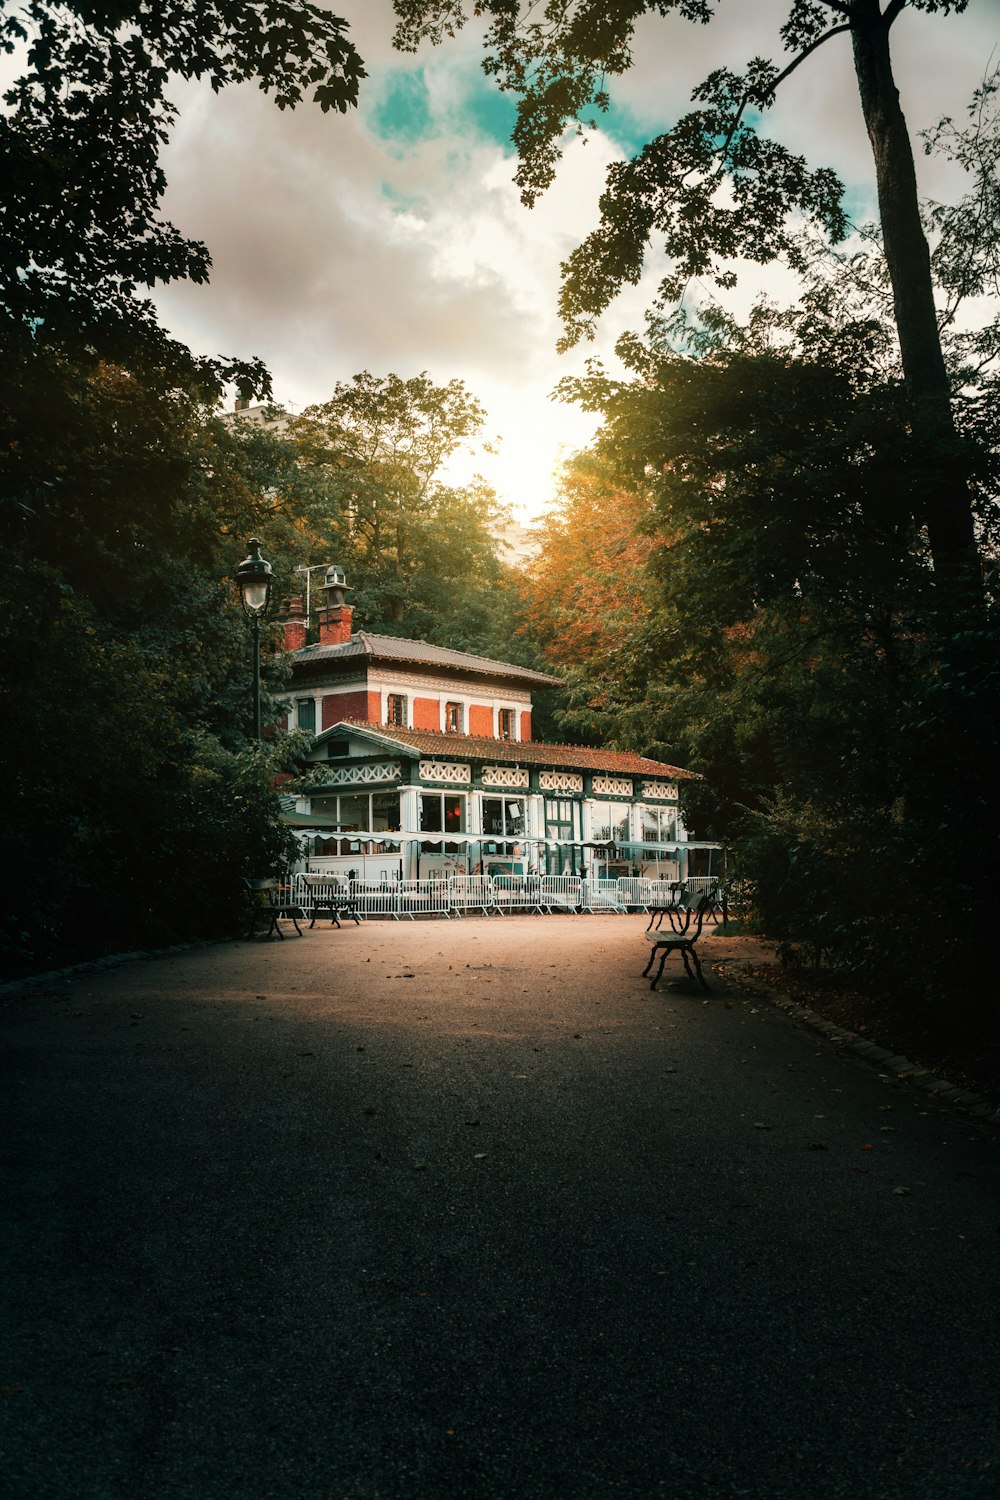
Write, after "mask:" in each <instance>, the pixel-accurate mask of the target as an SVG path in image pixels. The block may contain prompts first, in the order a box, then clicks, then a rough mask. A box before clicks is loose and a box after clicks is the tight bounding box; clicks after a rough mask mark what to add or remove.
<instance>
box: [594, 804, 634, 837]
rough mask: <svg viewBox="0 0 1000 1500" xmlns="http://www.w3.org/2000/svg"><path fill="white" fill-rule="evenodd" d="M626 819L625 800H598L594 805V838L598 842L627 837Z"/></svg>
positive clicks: (627, 816) (627, 814) (627, 811)
mask: <svg viewBox="0 0 1000 1500" xmlns="http://www.w3.org/2000/svg"><path fill="white" fill-rule="evenodd" d="M628 820H629V806H628V803H627V802H598V803H597V804H596V805H595V807H594V838H595V839H597V840H598V841H599V842H601V841H603V840H605V839H612V840H614V842H616V843H618V842H620V841H621V840H623V839H627V838H628Z"/></svg>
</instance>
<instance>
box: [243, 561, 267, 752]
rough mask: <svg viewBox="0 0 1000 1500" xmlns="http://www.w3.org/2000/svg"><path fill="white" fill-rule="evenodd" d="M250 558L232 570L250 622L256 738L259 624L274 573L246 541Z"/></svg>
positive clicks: (258, 713)
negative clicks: (234, 571) (234, 570)
mask: <svg viewBox="0 0 1000 1500" xmlns="http://www.w3.org/2000/svg"><path fill="white" fill-rule="evenodd" d="M249 545H250V555H249V557H245V558H244V559H243V561H242V562H241V563H240V565H239V567H238V568H237V569H236V582H237V583H238V584H239V586H240V603H241V604H242V606H243V613H244V614H245V615H246V617H247V619H248V620H249V621H250V625H251V627H252V634H253V727H254V738H255V739H257V740H259V739H260V622H261V617H262V616H263V615H264V614H265V613H266V612H267V606H268V604H269V603H270V600H271V584H272V582H273V581H274V571H273V569H272V567H271V564H270V563H269V562H268V561H267V559H266V558H263V557H261V555H260V542H259V541H258V539H257V538H256V537H255V536H252V537H251V538H250V543H249Z"/></svg>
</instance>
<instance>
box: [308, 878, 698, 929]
mask: <svg viewBox="0 0 1000 1500" xmlns="http://www.w3.org/2000/svg"><path fill="white" fill-rule="evenodd" d="M681 891H683V892H685V893H686V894H687V895H688V896H691V895H702V894H706V893H715V895H716V898H717V899H716V902H715V904H714V908H713V909H714V910H715V911H716V914H721V912H722V898H721V896H720V895H719V884H718V881H717V880H715V879H713V878H712V877H711V876H707V875H696V876H693V877H692V878H690V879H689V880H687V881H683V882H682V881H676V880H646V879H643V878H640V877H638V876H622V877H621V878H619V879H617V880H584V879H582V878H581V877H580V876H579V875H452V876H449V877H448V878H446V879H441V880H402V881H400V880H396V881H393V882H392V883H391V884H390V883H388V882H384V881H383V882H382V883H380V884H378V885H376V884H369V883H368V882H366V881H363V880H351V881H342V880H338V879H337V878H336V877H334V876H332V875H325V874H316V873H309V874H301V873H299V874H296V875H293V876H292V878H291V881H290V883H289V885H288V893H289V896H290V899H291V901H292V902H294V904H295V905H297V906H301V907H302V908H303V909H304V910H308V909H309V908H310V907H312V906H316V905H321V904H323V903H324V902H326V901H330V900H333V899H337V900H340V901H343V902H349V903H350V904H351V905H352V906H353V907H354V909H355V910H356V911H357V913H358V915H359V916H362V917H391V918H393V919H394V920H396V921H398V920H399V919H400V918H401V917H409V918H410V919H411V920H412V919H413V918H414V917H416V916H440V917H448V916H451V914H452V913H454V914H455V915H456V916H461V915H462V914H463V913H464V912H469V911H480V912H482V913H483V914H484V915H488V914H489V913H490V912H495V913H497V914H498V915H505V914H507V913H510V912H515V911H522V912H523V911H535V912H539V913H551V912H557V911H569V912H579V911H589V912H595V913H596V912H617V913H624V912H627V911H630V910H631V911H648V910H649V909H650V907H655V906H669V905H671V904H673V903H674V902H675V901H676V900H677V899H678V895H679V893H680V892H681Z"/></svg>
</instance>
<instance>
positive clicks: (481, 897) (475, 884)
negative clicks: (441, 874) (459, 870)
mask: <svg viewBox="0 0 1000 1500" xmlns="http://www.w3.org/2000/svg"><path fill="white" fill-rule="evenodd" d="M449 885H450V892H449V899H450V901H451V909H452V911H454V912H457V913H458V915H459V916H461V915H462V913H463V912H466V911H481V912H482V913H483V916H487V915H488V914H489V913H490V912H491V911H495V912H500V911H501V907H500V906H499V905H498V903H497V894H496V884H495V882H494V881H493V880H491V879H490V877H489V875H453V876H452V878H451V880H450V882H449Z"/></svg>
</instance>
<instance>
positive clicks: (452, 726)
mask: <svg viewBox="0 0 1000 1500" xmlns="http://www.w3.org/2000/svg"><path fill="white" fill-rule="evenodd" d="M464 730H465V712H464V710H463V708H462V705H461V703H446V704H445V706H444V732H445V734H462V733H464Z"/></svg>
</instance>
